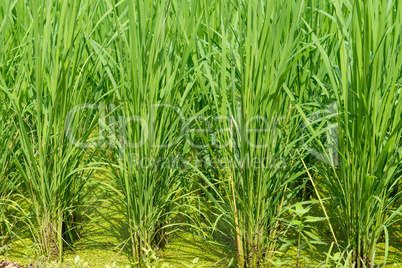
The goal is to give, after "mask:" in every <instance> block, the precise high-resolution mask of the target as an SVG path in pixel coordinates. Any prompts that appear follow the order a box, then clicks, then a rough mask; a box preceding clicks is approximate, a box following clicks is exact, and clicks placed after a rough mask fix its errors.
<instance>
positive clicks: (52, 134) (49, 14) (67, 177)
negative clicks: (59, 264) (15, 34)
mask: <svg viewBox="0 0 402 268" xmlns="http://www.w3.org/2000/svg"><path fill="white" fill-rule="evenodd" d="M29 4H30V6H24V5H22V4H19V5H18V6H17V7H15V8H16V9H15V11H16V12H18V13H20V14H26V16H28V17H29V16H31V18H32V20H27V21H26V24H25V23H24V20H20V21H15V20H14V19H15V18H14V17H12V12H11V13H10V14H9V15H10V22H14V25H13V27H15V28H24V29H26V32H25V33H23V34H24V35H23V36H22V35H21V36H20V38H22V39H20V41H23V40H24V39H27V40H32V41H31V42H28V41H26V42H24V43H22V44H21V47H20V48H19V49H18V50H20V51H19V54H16V56H15V57H19V59H18V60H19V66H18V68H19V69H20V70H21V72H20V73H18V75H17V76H16V78H15V80H14V81H13V83H10V85H5V84H3V85H2V86H1V87H2V91H3V93H5V94H6V95H7V98H6V99H5V101H7V102H8V103H10V105H11V107H12V110H13V113H14V116H15V119H14V120H13V121H14V122H15V126H16V128H17V129H18V131H19V142H20V147H21V148H20V155H19V156H18V158H17V159H15V160H16V161H15V164H16V170H17V171H18V173H19V176H20V181H21V182H22V183H23V184H24V186H25V191H26V194H27V196H28V200H29V202H30V205H31V209H32V213H33V220H30V221H29V222H31V223H32V224H31V225H30V226H29V228H30V230H31V232H32V234H33V237H34V239H35V241H36V242H37V243H38V245H39V248H40V252H41V253H43V254H45V255H47V256H48V257H51V256H54V255H56V256H59V257H60V258H61V256H62V252H63V244H64V242H69V241H73V240H74V239H75V237H76V236H75V235H74V233H75V228H76V225H77V220H78V219H77V215H78V214H77V213H76V210H77V208H78V205H79V204H80V202H81V198H82V190H83V187H84V185H85V182H86V181H87V178H88V175H89V174H90V172H89V173H87V172H85V167H86V164H88V163H89V160H90V155H91V152H88V151H87V149H86V148H82V147H78V146H77V144H76V143H77V142H85V141H86V140H87V139H88V137H89V134H90V133H91V129H92V128H93V127H94V123H95V121H94V120H93V119H94V116H92V115H91V114H90V115H89V116H84V115H85V114H88V113H85V111H84V110H77V111H75V113H72V112H73V111H74V109H75V108H76V105H81V104H82V103H86V102H88V99H89V98H90V95H88V91H87V90H85V87H86V86H87V81H88V80H87V77H86V75H85V74H83V73H82V72H80V67H82V66H80V65H79V64H82V61H81V59H82V58H83V57H84V56H85V55H86V53H84V47H85V43H86V42H85V39H84V36H83V34H82V33H80V30H79V29H82V28H83V27H84V25H83V22H84V20H82V19H79V18H80V16H83V14H82V13H81V14H80V11H81V12H82V11H83V10H81V9H80V1H74V2H68V3H67V2H61V1H47V2H46V4H45V3H41V2H40V1H33V2H31V3H29ZM9 38H10V39H12V37H11V36H10V37H9ZM72 137H73V138H74V142H72V141H73V139H72Z"/></svg>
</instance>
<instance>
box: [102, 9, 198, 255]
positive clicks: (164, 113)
mask: <svg viewBox="0 0 402 268" xmlns="http://www.w3.org/2000/svg"><path fill="white" fill-rule="evenodd" d="M126 5H127V9H126V11H128V14H127V19H128V25H129V29H128V30H127V31H122V32H119V33H118V34H119V41H118V44H117V46H118V47H120V48H121V49H123V50H124V51H125V53H128V56H127V58H128V59H127V60H124V61H120V62H118V59H115V60H116V61H115V62H117V65H118V66H120V69H121V70H125V72H126V75H124V76H121V78H120V79H121V80H120V81H119V84H121V85H122V87H121V88H118V89H117V92H118V93H117V94H118V97H117V98H116V102H117V103H115V104H114V105H115V106H114V107H117V108H116V109H115V110H113V108H111V115H112V116H114V118H119V120H118V122H117V121H116V123H117V125H118V127H119V128H118V130H117V132H118V134H117V135H118V138H116V140H115V142H116V143H115V144H114V146H115V149H116V150H115V151H116V159H117V161H116V163H111V166H110V167H111V168H112V173H113V175H114V177H115V178H116V180H117V182H118V185H119V187H118V190H120V191H121V197H122V200H123V202H124V204H125V207H126V210H127V217H128V224H129V228H130V234H131V242H132V253H133V257H134V258H135V259H137V260H138V259H140V258H141V257H142V255H143V253H144V250H149V249H150V248H155V247H156V248H160V247H162V246H163V245H164V244H165V242H166V240H167V237H166V233H167V231H168V229H167V228H168V227H169V225H170V224H171V222H170V220H171V218H172V217H173V216H174V212H175V211H176V212H177V210H175V207H177V198H178V196H177V195H176V193H177V190H178V187H179V182H180V180H179V179H178V178H179V177H178V173H179V172H178V169H177V168H176V167H175V168H172V167H171V165H170V164H169V163H170V160H171V159H173V157H174V153H175V149H176V148H177V147H178V146H179V145H180V142H181V140H182V138H183V135H181V129H182V124H183V118H182V116H183V113H185V110H186V107H183V101H184V97H185V96H183V95H182V94H183V93H184V90H183V89H182V86H183V85H184V82H185V80H184V79H186V78H185V76H184V74H185V72H186V69H185V68H186V64H187V61H188V60H189V53H186V50H187V48H186V45H187V43H190V42H192V41H191V40H193V39H194V36H195V33H196V30H195V29H192V28H189V27H187V26H186V25H185V19H186V16H188V14H187V11H185V10H186V9H187V8H189V3H188V2H186V1H162V2H159V3H151V2H147V1H133V2H127V3H126ZM181 13H183V14H181ZM125 18H126V17H124V16H122V17H121V18H120V19H121V20H123V21H118V22H117V25H118V28H120V27H121V26H120V25H119V24H120V23H121V24H123V23H124V19H125ZM182 20H183V21H182ZM178 32H180V34H179V33H178ZM181 35H183V36H181ZM191 49H192V48H191ZM110 60H112V59H110ZM111 107H113V105H112V106H111ZM113 127H114V126H112V128H113ZM112 132H113V130H112ZM108 161H109V160H108Z"/></svg>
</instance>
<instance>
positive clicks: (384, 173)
mask: <svg viewBox="0 0 402 268" xmlns="http://www.w3.org/2000/svg"><path fill="white" fill-rule="evenodd" d="M331 9H333V10H334V11H333V17H330V16H329V15H328V14H326V15H325V16H322V17H321V19H322V21H323V22H324V23H323V24H326V25H327V26H324V27H327V28H328V29H330V28H331V27H330V26H328V25H332V26H333V27H332V29H333V31H332V32H331V36H330V37H329V38H328V39H327V40H325V39H320V37H319V36H316V33H317V32H316V31H315V29H312V27H311V25H309V24H308V23H307V22H306V27H307V28H308V30H309V31H310V32H311V36H312V39H313V41H314V42H315V43H314V44H315V46H316V47H317V49H318V50H319V51H320V54H321V56H320V57H319V58H317V59H318V60H320V61H321V62H322V66H325V73H322V69H321V73H320V74H317V75H319V78H320V79H321V80H322V81H323V82H325V86H324V87H325V88H326V89H325V90H327V91H328V92H330V94H331V96H332V97H333V100H334V101H335V103H336V106H337V113H336V116H335V118H336V123H337V136H338V141H339V145H338V152H337V153H339V168H336V166H335V165H323V166H320V165H318V166H317V168H318V170H319V172H320V173H321V174H322V175H323V178H324V182H325V185H326V186H327V189H328V191H329V197H330V198H331V201H332V202H333V204H334V205H335V207H336V209H337V213H338V214H339V218H338V219H339V224H340V226H341V228H342V230H343V231H344V232H345V234H346V237H347V242H346V245H347V246H348V247H349V249H350V250H351V251H352V255H351V256H352V259H351V260H352V263H354V265H355V266H356V267H366V266H374V264H375V256H376V252H377V244H378V241H379V239H380V238H381V237H383V236H385V241H386V246H385V256H384V264H385V262H386V259H387V254H388V252H387V251H388V242H389V233H388V227H389V226H390V225H391V224H392V223H393V222H394V221H395V220H396V219H398V217H400V211H401V207H400V203H398V202H397V201H398V199H399V198H400V192H398V190H397V187H398V185H399V183H400V172H399V170H400V168H401V155H400V148H399V145H400V137H401V131H402V129H401V127H402V121H401V103H400V90H401V81H400V79H401V67H402V66H401V59H400V53H401V44H400V38H401V34H402V31H401V21H400V20H401V18H402V17H401V15H402V14H401V10H400V9H399V6H398V3H397V2H391V1H352V2H346V1H334V2H333V3H332V7H331ZM330 19H332V21H331V20H330ZM331 43H332V44H334V45H333V46H332V45H331ZM327 46H330V47H331V48H332V50H327ZM321 68H323V67H321ZM326 157H327V159H329V160H328V162H329V163H331V162H333V159H332V155H327V156H326ZM395 192H396V194H395Z"/></svg>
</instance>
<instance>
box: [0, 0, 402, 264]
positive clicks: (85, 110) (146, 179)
mask: <svg viewBox="0 0 402 268" xmlns="http://www.w3.org/2000/svg"><path fill="white" fill-rule="evenodd" d="M400 8H401V6H400V2H399V1H392V0H390V1H388V0H387V1H386V0H368V1H361V0H353V1H349V0H334V1H316V0H305V1H285V2H280V1H271V0H264V1H226V0H223V1H214V0H212V1H205V0H198V1H188V0H162V1H159V2H154V1H145V0H134V1H127V0H122V1H114V0H106V1H97V0H73V1H61V0H47V1H39V0H14V1H12V0H4V1H2V2H1V3H0V109H1V110H0V119H1V122H0V128H1V134H0V138H1V139H0V149H1V155H0V174H1V177H0V182H1V184H0V205H3V206H7V208H6V209H4V210H3V209H2V210H1V211H0V220H1V221H2V222H3V223H7V222H8V219H7V217H6V216H7V215H8V214H9V213H8V214H7V213H6V212H7V210H8V209H11V208H12V206H17V205H18V202H21V201H20V200H19V199H21V198H22V199H23V198H25V201H28V206H29V208H28V210H29V211H31V213H30V214H24V213H21V215H25V216H24V217H26V218H24V219H22V218H21V222H24V223H27V224H28V226H27V228H29V229H30V231H31V233H32V235H33V238H34V241H35V242H36V244H37V245H38V246H39V249H40V250H39V251H40V253H41V254H44V255H47V256H48V257H52V256H55V255H57V256H58V257H59V258H60V259H62V254H63V247H64V246H65V245H66V243H68V244H70V242H73V241H74V240H76V238H77V237H76V232H77V223H78V219H79V208H80V206H81V205H82V204H83V202H82V200H83V198H85V197H84V195H83V193H84V189H85V185H86V183H87V182H88V180H89V179H90V176H91V174H92V172H94V171H95V170H96V169H98V168H99V167H98V164H99V163H98V162H97V161H98V160H95V158H93V156H94V155H95V154H96V155H97V156H99V155H101V156H103V159H102V161H103V162H105V163H107V164H108V168H107V170H108V171H110V172H111V174H112V176H113V178H114V179H115V182H116V184H113V185H110V188H111V189H113V190H114V191H115V192H117V193H118V195H119V196H120V198H121V200H122V202H123V204H124V205H125V209H126V211H125V213H126V216H127V222H128V225H129V228H130V239H129V240H130V241H131V248H132V256H133V257H134V259H137V260H138V259H141V258H142V257H143V251H144V250H145V252H147V251H149V250H150V249H157V250H158V249H160V248H162V247H163V246H164V245H165V243H166V241H167V237H168V235H169V233H170V232H171V231H172V226H174V225H175V224H176V226H177V225H184V224H185V223H184V220H183V217H176V216H177V215H178V214H181V215H185V217H187V219H186V222H187V220H188V222H190V225H191V226H192V227H193V226H195V225H197V221H198V220H199V219H198V218H196V217H198V216H196V215H197V214H198V213H201V214H202V215H203V216H204V218H205V219H201V220H200V222H198V223H199V226H202V228H203V227H205V225H208V226H207V227H208V229H212V230H213V231H214V232H215V231H218V232H220V233H223V234H225V235H227V236H229V237H230V239H231V240H232V241H233V248H234V250H235V251H236V253H237V259H238V265H239V266H241V267H253V266H264V265H267V261H268V260H272V259H274V258H275V257H276V253H277V251H278V249H279V248H280V247H279V246H280V245H281V243H282V242H283V239H285V238H286V237H285V234H284V232H282V228H283V225H282V224H281V222H283V221H282V220H283V218H284V217H286V216H287V213H289V211H291V210H288V209H286V208H287V207H290V206H292V205H293V204H294V202H296V201H306V200H302V197H301V195H298V192H299V190H300V189H302V188H303V187H306V184H307V182H306V181H307V179H308V180H310V182H312V184H311V186H313V187H314V190H315V191H314V193H315V194H316V195H317V194H318V195H319V197H321V195H322V198H319V199H320V200H319V201H320V204H321V206H322V208H324V209H325V208H335V210H336V212H337V214H338V215H337V216H338V217H337V218H331V219H329V220H330V222H328V224H330V226H331V231H332V233H333V234H332V236H331V240H334V241H333V242H334V243H335V244H336V246H337V248H338V250H340V251H343V250H346V251H347V254H346V253H345V256H347V260H345V262H349V263H352V265H355V266H357V267H364V266H374V264H377V263H379V262H381V261H382V262H384V264H385V262H386V260H385V259H386V258H387V254H388V253H387V250H388V248H389V245H388V242H389V236H390V234H389V226H390V225H391V224H392V223H393V222H395V221H397V220H400V216H401V209H402V208H401V207H400V203H399V200H400V195H401V192H400V190H399V189H398V186H399V185H400V176H401V172H400V170H401V150H400V144H401V140H400V138H401V135H402V133H401V131H402V119H401V115H402V114H401V112H402V110H401V109H402V107H401V99H400V96H401V94H400V93H401V92H400V90H401V82H402V81H401V70H402V59H401V55H400V52H401V37H402V36H401V34H402V32H401V30H402V29H401V27H402V11H401V10H400ZM333 109H337V111H336V112H334V113H332V114H330V115H328V114H325V113H328V112H330V110H333ZM322 112H324V115H323V114H322ZM317 117H319V118H318V119H317ZM98 122H99V124H98ZM203 128H207V129H206V130H205V129H204V130H203ZM97 130H99V131H100V133H99V134H100V135H97V133H96V131H97ZM312 144H313V145H312ZM196 145H199V146H196ZM313 148H314V149H313ZM98 149H102V150H104V153H102V154H97V153H98ZM106 150H107V151H106ZM177 156H184V157H190V159H185V160H184V161H182V162H181V163H180V164H183V166H177V165H175V164H172V163H174V160H173V158H176V157H177ZM198 156H202V157H204V158H205V159H202V161H204V162H205V161H206V160H207V159H208V161H210V160H212V161H213V162H216V161H219V160H221V161H222V163H224V164H223V166H220V165H217V166H215V168H214V169H211V167H213V166H214V165H211V164H209V165H199V164H195V162H196V161H193V160H195V159H196V158H197V157H198ZM192 158H193V159H192ZM184 164H185V165H187V166H184ZM184 168H186V170H185V172H183V170H184ZM311 170H314V171H315V172H316V173H319V175H320V176H311V173H310V171H311ZM201 191H202V192H203V193H202V194H199V193H200V192H201ZM13 192H14V193H18V198H17V197H16V196H17V195H13V194H12V193H13ZM324 197H325V198H326V199H325V200H326V201H325V207H324V205H323V202H322V200H323V199H324ZM313 198H316V197H313ZM185 200H186V201H185ZM193 200H199V202H200V203H201V201H205V202H204V204H205V205H206V208H208V212H206V210H204V209H200V208H196V206H195V205H194V204H193V203H192V202H193ZM25 201H24V202H25ZM200 203H199V204H200ZM187 212H189V213H187ZM325 215H326V218H327V221H328V214H327V213H325ZM188 222H187V224H188ZM332 225H337V226H339V227H340V228H339V229H341V230H342V231H343V232H344V234H345V237H346V238H345V241H342V240H343V239H342V236H338V237H337V238H338V239H336V237H335V238H334V237H333V236H334V235H335V233H334V231H333V228H332ZM0 227H1V228H3V229H2V230H1V231H2V234H1V236H6V235H9V234H10V233H12V232H13V231H12V230H11V229H10V228H9V227H10V225H9V224H1V223H0ZM4 227H5V228H4ZM7 228H8V229H7ZM200 229H201V228H200ZM201 230H204V229H201ZM5 233H6V234H5ZM337 234H338V233H337ZM383 237H384V238H385V242H386V243H385V248H386V252H385V256H384V257H381V258H383V260H381V258H379V257H378V256H377V257H376V255H378V254H377V252H378V250H377V247H378V243H379V241H380V240H381V239H382V238H383ZM215 243H218V242H217V241H215ZM218 244H219V243H218ZM221 244H222V243H221Z"/></svg>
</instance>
